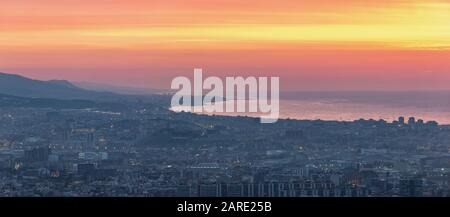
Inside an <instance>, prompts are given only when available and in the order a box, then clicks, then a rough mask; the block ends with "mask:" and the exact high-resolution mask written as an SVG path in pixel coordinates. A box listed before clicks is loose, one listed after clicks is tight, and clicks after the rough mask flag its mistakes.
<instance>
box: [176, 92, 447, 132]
mask: <svg viewBox="0 0 450 217" xmlns="http://www.w3.org/2000/svg"><path fill="white" fill-rule="evenodd" d="M218 103H219V104H223V102H218ZM237 103H248V100H239V101H238V102H237ZM279 105H280V115H279V117H280V118H283V119H287V118H290V119H298V120H334V121H354V120H359V119H366V120H369V119H373V120H380V119H383V120H385V121H388V122H392V121H394V120H398V118H399V117H400V116H402V117H405V119H406V120H408V118H409V117H414V118H415V119H416V120H418V119H422V120H424V121H425V122H427V121H436V122H438V123H439V124H442V125H450V91H366V92H361V91H334V92H332V91H326V92H321V91H296V92H282V93H281V94H280V101H279ZM182 109H183V108H182V107H176V108H172V110H174V111H180V110H182ZM199 113H203V114H209V115H213V114H214V115H230V116H238V115H239V116H250V117H259V116H260V115H261V113H252V112H234V113H222V112H215V113H206V112H199Z"/></svg>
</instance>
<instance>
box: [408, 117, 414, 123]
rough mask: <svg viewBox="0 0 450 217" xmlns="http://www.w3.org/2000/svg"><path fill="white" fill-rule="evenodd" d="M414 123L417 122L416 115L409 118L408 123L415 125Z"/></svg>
mask: <svg viewBox="0 0 450 217" xmlns="http://www.w3.org/2000/svg"><path fill="white" fill-rule="evenodd" d="M414 124H416V119H415V118H414V117H410V118H409V119H408V125H414Z"/></svg>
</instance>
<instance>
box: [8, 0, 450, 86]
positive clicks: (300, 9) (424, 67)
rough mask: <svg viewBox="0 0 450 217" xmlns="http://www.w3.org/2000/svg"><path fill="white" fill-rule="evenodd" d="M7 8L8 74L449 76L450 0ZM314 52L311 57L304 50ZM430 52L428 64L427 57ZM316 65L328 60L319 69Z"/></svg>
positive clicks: (104, 1)
mask: <svg viewBox="0 0 450 217" xmlns="http://www.w3.org/2000/svg"><path fill="white" fill-rule="evenodd" d="M2 4H3V5H2V7H1V8H0V32H1V33H0V48H1V50H0V67H1V68H0V70H8V71H12V72H16V71H17V72H21V73H25V74H27V75H32V76H34V77H51V76H55V75H59V77H60V78H66V77H67V78H69V79H77V80H80V79H81V80H82V79H83V78H84V79H91V78H93V79H96V78H97V77H98V78H100V77H101V75H105V74H108V75H113V76H109V77H110V78H114V79H115V80H111V81H113V82H119V81H122V79H121V77H122V76H121V74H120V72H123V70H124V69H127V66H128V68H129V69H132V70H131V71H134V73H132V75H136V78H135V80H130V81H124V82H127V83H130V84H132V85H134V84H136V81H137V80H139V81H140V80H142V79H143V78H145V79H148V80H151V78H153V77H154V76H166V75H167V72H170V73H169V74H171V75H173V74H176V73H177V72H179V71H181V70H186V69H190V68H193V67H195V66H198V65H199V64H200V65H203V66H204V68H206V67H209V69H211V70H218V71H224V70H236V69H245V70H249V71H253V72H254V71H261V70H263V71H274V70H275V69H276V70H283V72H280V73H281V74H282V75H285V76H287V77H289V78H295V77H297V78H299V79H305V78H311V77H314V79H315V80H320V78H321V77H325V76H329V72H327V70H330V69H333V67H334V68H335V69H336V70H335V71H336V73H338V74H339V73H340V74H339V76H341V75H342V74H344V75H345V77H346V78H347V77H348V79H351V77H352V76H357V77H358V76H360V77H361V78H357V79H356V80H355V81H354V82H353V83H358V82H361V79H363V77H364V76H365V78H364V79H363V80H370V79H372V78H373V77H374V76H375V75H377V74H379V73H380V72H379V71H382V70H383V73H385V74H386V78H385V79H388V76H391V78H392V79H393V80H396V79H397V80H399V79H401V80H404V78H405V76H406V77H408V75H420V76H419V77H420V79H417V80H416V82H412V83H411V85H410V86H412V87H413V86H417V83H418V82H419V81H420V80H423V77H426V76H428V77H429V80H430V81H432V80H436V81H437V82H438V83H439V82H444V81H449V80H450V75H449V74H450V71H449V70H450V69H449V65H450V64H449V63H448V62H450V61H448V60H449V59H450V58H449V57H450V2H449V1H445V0H432V1H426V0H394V1H387V0H386V1H383V0H382V1H372V0H370V1H365V2H361V1H357V0H343V1H327V0H317V1H306V0H300V1H270V0H262V1H245V2H242V1H237V0H230V1H222V0H220V1H217V2H216V1H214V3H212V2H210V1H204V0H187V1H181V0H174V1H170V2H164V1H141V0H138V1H133V3H129V2H127V1H119V0H97V1H87V0H81V1H77V2H70V3H67V4H62V3H61V2H59V1H56V0H40V1H39V3H38V2H35V1H20V2H17V1H13V0H5V2H4V3H2ZM68 8H70V9H71V10H67V9H68ZM261 50H264V51H265V52H268V53H271V54H272V56H267V54H262V53H261V52H260V51H261ZM306 51H308V52H310V53H311V55H310V56H312V57H310V56H305V54H303V53H302V52H306ZM347 51H355V52H354V54H353V55H352V54H348V53H346V52H347ZM361 52H363V53H364V54H363V55H361ZM380 52H381V53H380ZM211 53H213V54H214V57H215V58H219V59H222V60H226V61H228V63H229V64H228V65H227V67H225V68H224V66H225V65H226V64H225V63H220V62H218V60H211V59H209V56H210V55H207V54H211ZM184 54H188V55H189V57H186V55H184ZM343 54H344V55H343ZM205 55H206V57H205ZM398 55H401V56H398ZM342 56H344V57H345V58H343V57H342ZM300 58H303V59H305V60H304V61H299V60H298V59H300ZM424 58H425V59H426V60H428V62H425V61H424V62H421V59H424ZM55 59H57V60H58V61H57V62H55V61H54V60H55ZM169 59H170V60H169ZM245 59H249V60H250V61H254V62H253V63H249V62H248V61H247V60H245ZM373 59H381V60H380V61H375V62H376V63H374V60H373ZM121 60H122V61H123V60H126V62H121V63H119V61H121ZM353 60H359V61H362V62H358V63H355V62H352V61H353ZM398 60H401V61H398ZM226 61H225V62H226ZM280 61H282V62H280ZM395 61H397V62H395ZM323 62H327V63H329V65H326V66H325V65H323V64H321V63H323ZM379 62H383V63H385V65H383V66H380V64H379ZM52 63H53V64H52ZM260 63H264V65H262V66H261V65H259V64H260ZM318 63H319V64H320V65H323V66H322V67H319V66H320V65H319V66H317V65H314V64H318ZM252 64H253V65H252ZM281 64H282V65H283V66H281V67H280V65H281ZM309 64H311V65H309ZM397 64H398V65H397ZM136 68H137V69H136ZM134 69H136V70H134ZM305 70H310V72H309V74H308V73H306V72H304V71H305ZM43 71H45V72H46V73H47V74H46V75H45V76H44V75H42V72H43ZM62 71H63V72H62ZM343 71H345V72H343ZM93 73H94V74H95V75H93ZM283 73H284V74H283ZM383 73H381V74H383ZM363 75H364V76H363ZM433 76H434V77H433ZM375 77H376V76H375ZM408 79H410V80H411V81H413V80H414V78H412V77H411V78H408ZM399 81H400V80H399ZM346 82H347V81H346ZM156 83H160V82H159V81H158V82H156ZM351 83H352V82H350V80H349V81H348V84H345V85H344V86H348V85H354V84H351ZM442 85H443V83H442V84H439V85H437V86H441V87H440V88H442V87H443V86H442ZM405 86H408V85H407V84H405ZM432 87H434V85H431V86H430V88H432Z"/></svg>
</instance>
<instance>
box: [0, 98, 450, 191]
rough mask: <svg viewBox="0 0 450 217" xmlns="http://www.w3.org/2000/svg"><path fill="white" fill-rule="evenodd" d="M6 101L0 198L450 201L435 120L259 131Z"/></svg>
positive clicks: (156, 114) (161, 110)
mask: <svg viewBox="0 0 450 217" xmlns="http://www.w3.org/2000/svg"><path fill="white" fill-rule="evenodd" d="M2 100H3V102H2V107H1V108H0V195H1V196H145V197H148V196H150V197H153V196H161V197H165V196H169V197H170V196H186V197H197V196H206V197H216V196H217V197H240V196H249V197H252V196H259V197H384V196H407V197H410V196H450V183H449V174H450V155H449V151H450V126H448V125H439V124H438V123H437V122H435V121H432V120H429V121H424V120H420V119H418V120H416V119H415V118H414V117H399V119H398V120H397V121H394V122H392V123H391V122H389V123H388V122H386V121H384V120H362V119H361V120H355V121H350V122H344V121H321V120H289V119H285V120H279V121H278V122H277V123H275V124H261V123H259V119H257V118H250V117H226V116H210V115H198V114H192V113H184V112H180V113H175V112H172V111H170V110H168V109H167V107H166V106H164V105H161V104H151V103H148V102H145V101H144V102H143V101H139V100H138V101H136V102H133V103H128V104H125V105H124V106H117V105H115V104H114V105H110V107H108V106H102V107H101V109H99V107H95V106H94V107H92V108H70V107H74V106H73V105H72V104H71V106H68V107H69V108H60V107H58V106H56V107H55V106H54V105H53V106H43V105H42V104H39V103H37V102H33V103H35V104H34V106H32V105H27V106H24V104H23V103H22V104H20V105H14V104H13V103H12V101H11V99H9V98H8V97H6V96H3V97H2ZM8 100H9V101H8ZM46 103H47V104H48V103H49V102H48V101H47V102H46ZM37 105H38V106H37ZM58 105H61V103H59V104H58ZM75 107H77V106H75Z"/></svg>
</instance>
